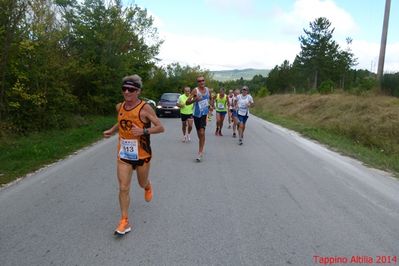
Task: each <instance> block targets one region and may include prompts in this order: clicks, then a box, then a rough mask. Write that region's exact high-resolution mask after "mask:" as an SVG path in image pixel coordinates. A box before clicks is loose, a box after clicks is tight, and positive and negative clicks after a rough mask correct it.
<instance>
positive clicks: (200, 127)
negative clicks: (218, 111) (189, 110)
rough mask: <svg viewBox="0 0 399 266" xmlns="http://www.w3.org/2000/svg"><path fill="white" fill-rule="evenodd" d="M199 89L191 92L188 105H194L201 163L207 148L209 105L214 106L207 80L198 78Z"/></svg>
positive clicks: (198, 160) (198, 159) (198, 158)
mask: <svg viewBox="0 0 399 266" xmlns="http://www.w3.org/2000/svg"><path fill="white" fill-rule="evenodd" d="M197 82H198V87H196V88H194V89H193V90H192V91H191V95H190V97H189V98H188V99H187V101H186V104H187V105H189V104H192V103H194V110H193V117H194V125H195V129H196V130H197V135H198V139H199V142H198V156H197V159H196V160H197V162H201V161H202V159H203V156H204V147H205V128H206V122H207V115H208V112H209V105H213V102H212V101H211V99H210V97H211V96H210V92H209V89H208V88H207V87H205V78H204V77H203V76H199V77H198V78H197Z"/></svg>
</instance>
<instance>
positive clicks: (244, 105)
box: [236, 86, 254, 145]
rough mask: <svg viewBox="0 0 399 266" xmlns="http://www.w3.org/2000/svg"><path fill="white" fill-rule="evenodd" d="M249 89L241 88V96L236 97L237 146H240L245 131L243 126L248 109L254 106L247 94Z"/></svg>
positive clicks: (252, 100)
mask: <svg viewBox="0 0 399 266" xmlns="http://www.w3.org/2000/svg"><path fill="white" fill-rule="evenodd" d="M248 92H249V88H248V87H247V86H244V87H242V89H241V94H240V95H238V96H237V100H236V103H237V117H238V125H239V127H238V137H239V139H238V145H242V143H243V138H244V131H245V124H246V123H247V119H248V115H249V108H250V107H252V106H253V105H254V99H253V98H252V96H251V95H250V94H248Z"/></svg>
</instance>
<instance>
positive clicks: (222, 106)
mask: <svg viewBox="0 0 399 266" xmlns="http://www.w3.org/2000/svg"><path fill="white" fill-rule="evenodd" d="M215 105H216V112H227V95H226V94H225V95H224V97H223V98H220V95H219V93H218V94H217V95H216V99H215Z"/></svg>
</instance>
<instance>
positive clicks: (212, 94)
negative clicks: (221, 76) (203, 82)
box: [208, 88, 215, 121]
mask: <svg viewBox="0 0 399 266" xmlns="http://www.w3.org/2000/svg"><path fill="white" fill-rule="evenodd" d="M209 95H210V100H209V112H208V121H212V117H213V110H214V109H215V106H213V103H214V100H215V92H214V90H213V89H212V88H209Z"/></svg>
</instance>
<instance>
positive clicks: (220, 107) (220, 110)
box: [215, 88, 228, 136]
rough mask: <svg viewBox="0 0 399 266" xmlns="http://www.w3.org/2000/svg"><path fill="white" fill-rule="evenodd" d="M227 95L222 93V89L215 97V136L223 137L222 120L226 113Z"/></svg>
mask: <svg viewBox="0 0 399 266" xmlns="http://www.w3.org/2000/svg"><path fill="white" fill-rule="evenodd" d="M227 105H228V102H227V95H226V94H225V93H224V88H220V92H219V93H218V94H217V95H216V97H215V110H216V131H215V135H216V136H218V135H219V136H223V134H222V128H223V122H224V118H225V116H226V113H227Z"/></svg>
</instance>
